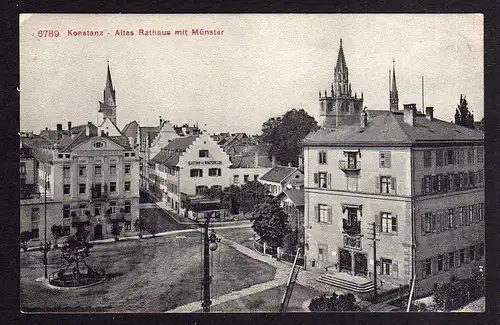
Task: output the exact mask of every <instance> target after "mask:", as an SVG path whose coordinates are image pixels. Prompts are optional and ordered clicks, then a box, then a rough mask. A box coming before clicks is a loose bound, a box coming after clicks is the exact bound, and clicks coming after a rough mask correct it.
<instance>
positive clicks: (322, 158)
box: [318, 151, 326, 165]
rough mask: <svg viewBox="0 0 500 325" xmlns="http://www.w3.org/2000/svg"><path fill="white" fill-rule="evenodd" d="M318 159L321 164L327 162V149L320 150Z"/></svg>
mask: <svg viewBox="0 0 500 325" xmlns="http://www.w3.org/2000/svg"><path fill="white" fill-rule="evenodd" d="M318 156H319V157H318V161H319V163H320V164H322V165H323V164H326V151H320V152H319V155H318Z"/></svg>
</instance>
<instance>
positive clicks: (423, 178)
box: [422, 176, 426, 195]
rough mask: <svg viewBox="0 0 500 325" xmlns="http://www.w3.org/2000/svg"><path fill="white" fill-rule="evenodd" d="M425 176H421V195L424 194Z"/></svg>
mask: <svg viewBox="0 0 500 325" xmlns="http://www.w3.org/2000/svg"><path fill="white" fill-rule="evenodd" d="M425 177H426V176H424V177H422V195H425Z"/></svg>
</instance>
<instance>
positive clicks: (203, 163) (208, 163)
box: [188, 160, 222, 165]
mask: <svg viewBox="0 0 500 325" xmlns="http://www.w3.org/2000/svg"><path fill="white" fill-rule="evenodd" d="M188 165H222V161H219V160H202V161H188Z"/></svg>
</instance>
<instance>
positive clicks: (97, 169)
mask: <svg viewBox="0 0 500 325" xmlns="http://www.w3.org/2000/svg"><path fill="white" fill-rule="evenodd" d="M94 175H95V176H101V175H102V168H101V165H95V166H94Z"/></svg>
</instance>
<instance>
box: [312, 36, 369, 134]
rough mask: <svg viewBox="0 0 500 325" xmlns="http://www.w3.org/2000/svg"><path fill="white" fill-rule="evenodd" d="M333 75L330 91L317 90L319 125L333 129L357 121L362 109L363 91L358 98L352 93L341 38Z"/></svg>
mask: <svg viewBox="0 0 500 325" xmlns="http://www.w3.org/2000/svg"><path fill="white" fill-rule="evenodd" d="M333 77H334V83H333V84H331V89H330V93H329V94H328V93H327V91H326V89H325V92H324V94H321V90H320V92H319V106H320V111H319V115H320V117H319V122H320V125H321V126H322V127H324V128H328V129H334V128H336V127H339V126H341V125H345V124H351V123H358V122H359V116H360V113H361V111H362V109H363V93H361V97H359V98H358V95H357V94H356V93H354V96H353V95H352V90H351V83H350V82H349V70H348V68H347V64H346V62H345V56H344V49H343V47H342V39H340V48H339V54H338V56H337V65H336V66H335V69H334V73H333Z"/></svg>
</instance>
